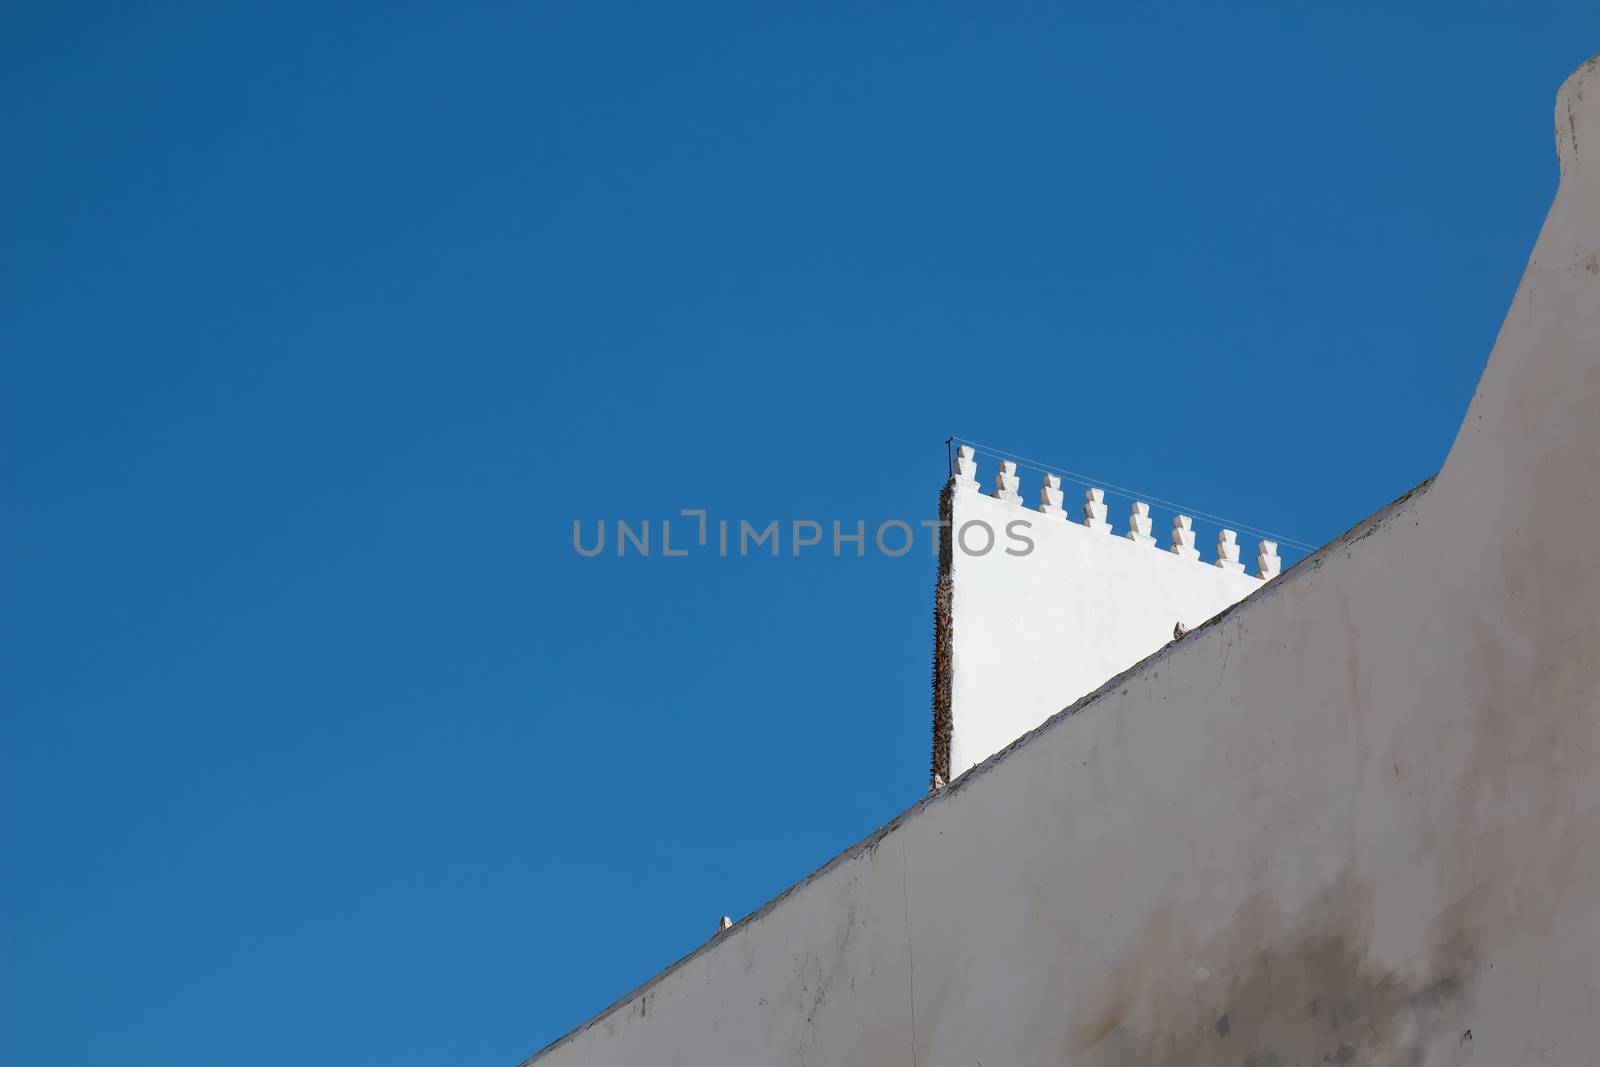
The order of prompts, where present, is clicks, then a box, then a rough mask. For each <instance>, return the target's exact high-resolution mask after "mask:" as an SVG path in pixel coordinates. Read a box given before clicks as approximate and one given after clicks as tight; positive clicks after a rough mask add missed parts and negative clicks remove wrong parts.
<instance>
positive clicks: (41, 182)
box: [0, 0, 1600, 1067]
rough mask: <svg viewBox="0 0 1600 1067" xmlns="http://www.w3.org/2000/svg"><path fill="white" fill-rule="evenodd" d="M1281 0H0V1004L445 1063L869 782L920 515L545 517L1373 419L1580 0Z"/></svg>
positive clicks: (175, 1033)
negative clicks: (819, 541)
mask: <svg viewBox="0 0 1600 1067" xmlns="http://www.w3.org/2000/svg"><path fill="white" fill-rule="evenodd" d="M224 6H226V5H224ZM1285 7H1286V5H1282V4H1272V5H1263V6H1261V7H1259V8H1256V9H1248V8H1246V7H1241V6H1239V5H1232V6H1228V5H1224V6H1220V7H1219V6H1216V5H1210V6H1208V5H1197V4H1172V5H1165V6H1151V5H1147V4H1143V5H1121V6H1119V5H1108V4H1092V5H1080V6H1076V7H1066V6H1063V5H1037V6H1033V5H1030V6H1012V7H1009V8H1004V7H1003V8H1002V9H1001V10H994V9H992V8H990V9H985V10H984V11H983V12H982V13H981V14H980V13H979V11H978V9H977V8H975V7H971V6H970V5H935V6H930V7H924V8H922V9H919V10H916V11H913V10H912V9H910V8H906V9H904V10H902V11H900V12H898V13H890V12H882V13H871V12H868V11H866V10H845V9H830V10H808V11H807V12H805V13H797V14H790V15H778V14H772V13H766V12H763V11H761V10H758V8H759V5H758V8H752V7H751V6H750V5H747V4H739V5H727V6H715V7H714V6H706V5H698V6H696V5H687V6H686V5H648V6H638V7H620V6H610V5H601V4H582V5H566V6H564V7H560V8H558V7H556V6H555V5H537V4H534V5H520V6H518V5H503V6H501V5H495V6H488V5H484V6H479V5H459V4H457V5H439V6H437V7H433V8H427V7H422V6H417V5H392V4H385V5H374V6H372V7H371V8H370V9H366V10H359V9H357V8H356V7H354V6H345V7H339V6H330V5H326V4H314V5H313V4H297V3H284V4H276V5H270V6H258V7H257V9H256V11H255V13H246V12H245V11H244V10H243V9H242V8H236V9H234V10H229V11H224V10H219V8H218V5H211V4H193V5H188V6H172V5H137V6H132V5H119V6H117V7H114V8H113V7H108V8H106V9H104V10H99V11H92V10H88V9H87V8H83V7H72V6H69V5H46V4H35V5H31V6H30V7H29V8H28V9H23V8H22V6H21V5H16V4H13V5H11V6H10V10H8V12H7V15H6V19H5V23H6V29H5V33H4V34H3V36H0V92H3V99H4V105H3V111H0V115H3V131H4V139H5V153H4V159H5V162H4V165H3V167H0V203H3V205H4V208H3V210H4V220H5V221H4V226H3V229H0V248H3V251H4V255H3V256H0V272H3V279H0V281H3V285H0V487H3V505H4V506H3V518H0V559H3V567H0V604H3V608H0V642H3V643H0V867H3V874H0V1004H3V1007H0V1061H4V1062H6V1063H16V1064H25V1063H34V1064H39V1063H90V1062H116V1063H118V1064H122V1065H127V1067H146V1065H161V1067H167V1065H171V1064H189V1063H194V1064H201V1063H207V1064H209V1063H219V1064H220V1063H226V1064H230V1065H239V1067H253V1065H268V1064H270V1065H274V1067H277V1065H281V1064H285V1063H319V1064H320V1063H326V1064H340V1065H354V1064H383V1065H385V1067H408V1065H424V1064H426V1065H437V1064H486V1065H500V1067H508V1065H511V1064H514V1063H515V1062H516V1061H517V1060H519V1059H521V1058H522V1057H524V1056H526V1055H528V1054H530V1053H532V1052H534V1051H535V1050H536V1049H538V1048H539V1047H540V1046H542V1045H543V1044H544V1043H545V1042H547V1041H548V1040H550V1039H551V1038H553V1037H555V1036H557V1035H558V1034H560V1033H561V1032H563V1031H564V1030H566V1029H567V1028H569V1027H571V1026H573V1025H575V1024H577V1023H579V1022H581V1021H583V1020H584V1019H585V1018H586V1017H587V1016H589V1015H590V1014H591V1013H593V1012H595V1011H597V1010H598V1009H600V1008H602V1007H603V1006H605V1005H606V1004H607V1003H609V1002H610V1001H611V1000H612V999H614V998H615V997H617V996H619V995H621V994H622V993H624V992H625V991H627V990H628V989H630V988H631V987H633V986H634V985H636V984H637V983H639V982H641V981H643V980H644V979H646V978H648V977H650V976H651V975H652V974H653V973H655V972H656V971H657V970H658V969H660V968H661V967H663V966H664V965H666V964H668V963H670V962H671V961H673V960H674V959H676V958H677V957H679V956H680V955H682V954H683V953H685V952H687V951H689V950H690V949H692V948H693V947H694V946H695V945H697V944H698V943H700V942H701V941H703V940H704V939H705V938H706V937H707V935H709V934H710V932H711V930H712V927H713V924H714V922H715V920H716V919H717V917H718V916H720V915H722V914H723V913H725V912H726V913H728V914H731V915H733V916H735V917H737V916H740V915H743V914H746V913H748V912H749V911H751V910H754V909H755V908H757V907H759V906H760V905H761V904H762V903H763V902H764V901H766V900H767V899H768V898H770V897H771V896H772V895H774V894H776V893H777V892H779V891H780V890H781V889H783V888H784V887H785V886H786V885H787V884H789V883H790V882H792V881H794V880H796V879H798V878H800V877H802V876H803V875H805V874H806V873H807V872H808V871H810V870H811V869H813V868H814V867H816V866H818V865H819V864H821V863H822V862H824V861H825V860H827V858H828V857H829V856H831V855H832V854H833V853H834V852H836V851H838V850H840V849H841V848H843V847H845V846H847V845H849V844H850V843H852V842H853V841H855V840H856V839H858V838H859V837H861V836H862V835H864V834H866V833H868V832H870V831H871V830H873V829H874V828H875V827H877V826H879V825H881V824H882V823H883V822H885V821H887V820H888V819H889V818H891V817H892V816H893V815H895V814H896V813H897V812H898V811H900V810H901V809H903V808H904V807H906V806H908V805H910V804H911V803H913V802H915V801H916V800H917V799H918V798H919V797H920V796H921V795H922V793H923V789H924V786H925V782H926V775H927V756H928V730H929V710H928V702H929V659H930V654H931V646H932V631H931V608H932V582H933V576H934V575H933V563H932V561H931V560H930V559H929V558H928V557H927V556H926V555H925V554H924V553H923V552H921V551H918V552H914V553H913V554H911V555H909V556H907V557H905V558H903V559H898V560H895V559H885V558H882V557H876V558H873V557H869V558H867V559H865V560H856V559H843V560H834V559H832V558H829V557H827V556H824V555H817V556H813V557H806V558H802V559H801V560H799V561H796V560H793V559H791V558H784V559H780V560H777V561H774V560H771V559H769V558H756V559H750V560H745V561H738V560H719V559H717V558H715V557H706V556H698V557H691V558H688V559H682V560H670V561H669V560H662V559H659V558H652V559H648V560H641V559H623V560H619V559H617V558H615V557H614V556H611V555H609V554H608V555H606V556H603V557H600V558H597V559H593V560H588V559H580V558H578V557H577V556H576V555H575V553H574V552H573V550H572V548H571V526H570V524H571V521H572V520H573V519H574V518H586V519H595V518H602V517H603V518H615V517H623V518H630V519H634V520H639V519H643V518H646V517H654V518H656V519H658V520H659V518H661V517H662V516H665V515H671V514H674V513H675V512H676V511H677V509H678V508H680V507H694V506H702V507H706V508H709V509H711V510H712V511H713V513H714V514H718V515H724V516H733V517H741V516H745V517H750V518H752V519H765V518H782V519H789V518H796V517H799V518H805V517H815V518H822V519H830V518H834V517H839V518H844V519H846V520H850V519H853V518H856V517H861V518H865V519H868V520H878V519H882V518H886V517H892V516H905V517H908V518H916V517H919V516H926V515H931V514H932V513H933V510H934V504H935V498H936V495H937V492H938V489H939V485H940V483H941V480H942V479H943V477H944V471H945V452H944V445H943V443H942V442H943V441H944V439H945V438H946V437H947V436H949V435H951V434H961V435H966V436H969V437H972V438H976V439H977V440H980V441H987V442H992V443H994V444H997V445H1000V446H1002V447H1006V448H1009V449H1013V450H1015V451H1018V452H1021V453H1024V454H1027V455H1035V456H1041V457H1045V458H1048V459H1051V460H1054V461H1057V462H1059V463H1062V464H1068V465H1075V466H1077V467H1078V468H1081V469H1084V470H1087V471H1090V472H1094V473H1097V474H1100V475H1102V476H1103V477H1105V478H1108V479H1111V480H1113V481H1120V482H1122V483H1125V484H1130V485H1133V486H1137V487H1141V488H1147V489H1149V490H1150V491H1151V492H1155V493H1159V494H1161V495H1164V496H1167V497H1171V498H1174V499H1177V500H1181V501H1187V502H1193V503H1195V504H1196V505H1197V506H1200V507H1204V508H1207V509H1209V510H1212V511H1217V512H1220V513H1222V514H1226V515H1230V516H1238V517H1239V518H1241V519H1243V520H1245V521H1249V522H1254V523H1256V524H1259V525H1264V526H1267V527H1270V528H1273V529H1277V530H1282V531H1284V532H1286V533H1290V534H1292V535H1294V536H1297V537H1300V538H1303V539H1305V540H1308V541H1314V542H1322V541H1325V540H1327V539H1328V538H1330V537H1333V536H1335V535H1337V534H1338V533H1340V532H1342V531H1343V530H1344V529H1346V528H1347V527H1348V526H1349V525H1350V524H1352V523H1353V522H1355V521H1357V520H1359V519H1360V518H1362V517H1363V516H1364V515H1366V514H1368V513H1369V512H1371V511H1372V510H1373V509H1375V508H1376V507H1378V506H1380V505H1382V504H1383V503H1385V502H1386V501H1388V500H1389V499H1391V498H1393V497H1394V496H1395V495H1397V494H1398V493H1400V492H1402V491H1403V490H1405V489H1406V488H1408V487H1410V486H1411V485H1412V484H1414V483H1416V482H1418V481H1420V480H1421V479H1423V478H1425V477H1427V476H1428V475H1430V474H1432V473H1433V472H1434V471H1435V470H1436V469H1437V467H1438V466H1439V464H1440V462H1441V460H1442V459H1443V457H1444V454H1445V451H1446V449H1447V448H1448V446H1449V443H1450V440H1451V438H1452V435H1453V433H1454V430H1455V427H1456V424H1457V421H1458V420H1459V418H1460V416H1461V413H1462V411H1463V410H1464V407H1465V404H1466V401H1467V399H1468V397H1469V395H1470V393H1471V391H1472V388H1473V386H1474V384H1475V382H1476V379H1477V375H1478V372H1479V370H1480V368H1481V366H1482V363H1483V361H1484V359H1485V357H1486V356H1487V354H1488V351H1489V348H1490V346H1491V344H1492V343H1493V340H1494V336H1495V332H1496V330H1497V329H1498V327H1499V324H1500V321H1501V318H1502V316H1503V315H1504V312H1505V309H1506V306H1507V304H1508V302H1509V299H1510V297H1511V294H1512V290H1513V287H1514V285H1515V283H1516V280H1517V278H1518V276H1519V274H1520V272H1521V270H1522V267H1523V264H1524V262H1525V260H1526V257H1527V253H1528V250H1529V249H1530V248H1531V247H1532V243H1533V240H1534V237H1535V235H1536V233H1537V230H1538V227H1539V224H1540V222H1541V220H1542V218H1543V215H1544V211H1545V209H1546V207H1547V205H1548V202H1549V199H1550V197H1551V194H1552V193H1553V191H1554V188H1555V181H1556V163H1555V157H1554V149H1553V146H1552V136H1551V127H1552V119H1551V113H1552V105H1553V100H1554V94H1555V91H1556V88H1557V86H1558V85H1559V84H1560V82H1561V80H1562V79H1563V77H1565V75H1566V74H1567V72H1568V71H1569V70H1571V69H1572V68H1573V67H1574V66H1576V65H1577V64H1578V63H1580V62H1581V61H1582V60H1583V59H1585V58H1586V57H1587V56H1588V55H1589V54H1590V53H1591V52H1592V51H1594V50H1596V49H1600V7H1596V6H1595V5H1594V4H1593V3H1590V2H1577V0H1571V2H1564V3H1551V4H1546V5H1536V6H1531V7H1530V6H1528V5H1525V4H1512V3H1501V4H1494V5H1477V6H1463V5H1460V4H1454V3H1452V4H1442V3H1441V4H1426V5H1424V4H1410V5H1408V4H1394V3H1386V4H1382V5H1376V6H1371V7H1361V6H1352V5H1321V6H1318V7H1316V8H1315V9H1314V10H1312V11H1308V12H1304V13H1301V12H1293V11H1288V10H1285ZM1033 484H1034V483H1033V482H1032V480H1031V479H1030V481H1029V482H1028V483H1027V485H1028V489H1029V491H1030V492H1032V487H1033ZM1116 517H1117V518H1118V519H1119V520H1120V517H1121V516H1120V514H1118V515H1117V516H1116ZM1460 536H1463V537H1472V536H1474V532H1473V531H1472V530H1470V529H1466V530H1462V531H1460Z"/></svg>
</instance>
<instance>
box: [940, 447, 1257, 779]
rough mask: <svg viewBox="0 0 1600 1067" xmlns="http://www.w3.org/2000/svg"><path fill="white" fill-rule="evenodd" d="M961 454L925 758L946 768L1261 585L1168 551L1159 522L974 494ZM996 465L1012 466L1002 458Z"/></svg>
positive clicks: (1017, 732)
mask: <svg viewBox="0 0 1600 1067" xmlns="http://www.w3.org/2000/svg"><path fill="white" fill-rule="evenodd" d="M961 458H962V463H963V467H964V470H965V472H966V473H967V474H968V475H969V476H968V477H965V478H962V477H958V478H957V479H955V481H954V485H955V491H954V492H953V493H951V494H950V496H949V499H950V501H951V509H950V510H951V515H950V522H951V527H952V530H953V534H952V544H951V551H950V552H949V554H948V557H947V558H948V560H949V563H950V572H951V574H950V577H951V596H950V605H949V610H950V619H949V626H950V642H951V657H950V665H949V675H950V676H949V678H948V680H947V681H946V682H945V684H948V685H949V687H950V693H949V701H950V715H949V729H950V737H949V746H950V761H949V767H948V769H946V768H943V767H936V768H935V774H936V775H939V776H940V777H943V778H944V779H946V780H948V779H950V778H953V777H955V776H956V775H959V774H962V773H964V772H965V771H967V770H968V769H969V768H971V767H973V766H975V765H976V764H978V763H981V762H982V761H983V760H985V759H987V758H989V757H990V756H992V755H993V754H994V753H996V752H998V751H1000V750H1001V749H1002V748H1005V747H1006V746H1007V745H1009V744H1010V743H1011V742H1013V741H1015V740H1016V739H1017V738H1019V737H1021V736H1022V735H1023V734H1025V733H1027V732H1028V731H1029V730H1031V729H1033V728H1034V727H1035V726H1038V725H1039V724H1040V723H1042V722H1044V720H1045V719H1047V718H1049V717H1050V716H1051V715H1054V714H1055V713H1056V712H1058V711H1060V710H1061V709H1062V708H1064V707H1066V706H1067V705H1069V704H1071V703H1073V701H1075V700H1077V699H1078V698H1079V697H1081V696H1083V695H1084V694H1086V693H1089V692H1091V691H1092V690H1094V689H1097V688H1099V687H1100V686H1101V685H1102V684H1104V683H1105V681H1106V679H1108V678H1110V677H1111V676H1112V675H1114V674H1119V673H1121V672H1122V671H1125V670H1127V669H1128V668H1129V667H1131V666H1133V665H1134V664H1135V663H1138V662H1139V661H1140V660H1142V659H1144V658H1145V657H1146V656H1148V655H1150V654H1151V653H1152V652H1155V651H1156V650H1157V649H1159V648H1161V646H1163V645H1165V644H1166V643H1167V642H1168V641H1171V640H1172V639H1173V633H1174V627H1175V626H1176V625H1177V624H1180V623H1181V624H1182V625H1183V626H1184V627H1185V628H1187V629H1193V628H1195V627H1196V626H1199V625H1200V624H1201V623H1203V622H1205V621H1206V620H1207V619H1209V618H1211V617H1212V616H1213V615H1215V614H1216V613H1217V612H1219V611H1221V610H1222V609H1223V608H1226V607H1228V606H1230V605H1232V604H1235V603H1237V602H1238V601H1239V600H1241V599H1243V598H1244V597H1245V596H1247V595H1248V594H1250V593H1253V592H1255V591H1256V590H1257V589H1259V588H1261V585H1262V579H1261V578H1259V577H1256V576H1254V575H1251V574H1247V573H1245V572H1244V570H1243V568H1244V563H1242V562H1234V564H1233V566H1234V567H1237V568H1239V569H1237V570H1231V569H1225V568H1223V567H1218V566H1216V565H1215V564H1216V560H1217V558H1218V557H1217V556H1216V555H1215V554H1212V555H1211V556H1210V558H1209V559H1202V558H1201V553H1200V551H1199V549H1191V550H1190V553H1189V554H1184V555H1178V554H1174V553H1173V552H1172V551H1171V550H1170V544H1171V542H1170V535H1169V539H1168V540H1167V543H1165V544H1158V543H1157V539H1156V538H1155V537H1154V536H1152V535H1150V534H1146V535H1145V537H1144V539H1143V540H1130V539H1129V538H1128V537H1127V536H1126V531H1127V527H1123V528H1122V529H1120V530H1115V531H1113V530H1112V529H1111V525H1112V524H1111V523H1110V522H1109V521H1106V520H1105V519H1101V520H1100V522H1099V524H1098V525H1096V526H1093V527H1091V526H1086V525H1083V522H1082V521H1075V520H1076V516H1069V515H1067V514H1063V512H1062V510H1061V507H1060V501H1059V499H1057V501H1056V503H1055V504H1054V505H1053V506H1051V505H1048V504H1047V505H1045V506H1046V507H1047V508H1049V509H1050V510H1048V511H1044V512H1041V511H1039V510H1036V509H1029V508H1024V507H1023V505H1022V502H1021V500H1019V499H1006V498H996V497H994V496H987V495H984V494H982V493H980V492H979V487H978V484H977V482H976V480H975V477H973V476H976V475H978V474H979V473H980V472H979V471H977V470H975V469H973V468H975V467H976V463H975V461H974V460H973V459H971V458H969V457H968V456H966V455H963V456H962V457H961ZM1008 466H1009V465H1008ZM997 473H998V474H999V477H1000V479H1001V484H1002V485H1004V484H1006V483H1007V480H1011V481H1014V480H1015V478H1016V474H1015V468H1014V466H1012V467H1011V469H1009V470H1006V469H1004V468H1002V469H1001V470H1000V471H999V472H997ZM998 492H1001V493H1005V492H1006V490H1005V489H1000V490H998ZM1045 492H1046V493H1049V492H1050V487H1049V486H1048V485H1046V486H1045ZM1056 495H1057V496H1059V490H1056ZM1101 507H1102V508H1103V507H1104V505H1103V504H1102V505H1101ZM1019 521H1020V522H1022V523H1024V524H1025V525H1024V526H1019V527H1016V528H1015V529H1014V533H1016V534H1017V535H1018V536H1017V537H1015V538H1014V537H1012V536H1009V535H1008V534H1007V532H1006V531H1007V527H1008V526H1011V525H1012V524H1014V523H1017V522H1019ZM1191 530H1192V528H1191ZM989 531H993V532H994V537H993V538H992V539H991V538H990V537H989ZM1024 539H1025V540H1024ZM991 540H992V545H991ZM1179 547H1180V548H1182V547H1183V546H1182V545H1181V544H1180V546H1179ZM986 549H987V550H986ZM1214 551H1215V550H1213V553H1214ZM1236 552H1237V549H1236ZM1273 562H1274V563H1276V557H1275V556H1274V557H1273ZM940 682H941V680H939V679H936V681H935V684H936V685H938V684H940ZM938 729H939V724H938V723H936V724H935V730H938ZM936 744H937V742H936Z"/></svg>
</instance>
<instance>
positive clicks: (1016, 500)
mask: <svg viewBox="0 0 1600 1067" xmlns="http://www.w3.org/2000/svg"><path fill="white" fill-rule="evenodd" d="M1020 484H1021V483H1020V482H1019V481H1018V480H1017V465H1016V464H1015V463H1013V462H1011V461H1010V460H1009V459H1003V460H1001V461H1000V470H999V471H998V472H997V473H996V474H995V476H994V492H993V493H991V494H990V495H991V496H993V497H994V498H995V499H996V500H1004V501H1005V502H1006V503H1008V504H1015V505H1016V506H1017V507H1021V506H1022V493H1021V492H1020V491H1019V490H1018V486H1019V485H1020Z"/></svg>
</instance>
